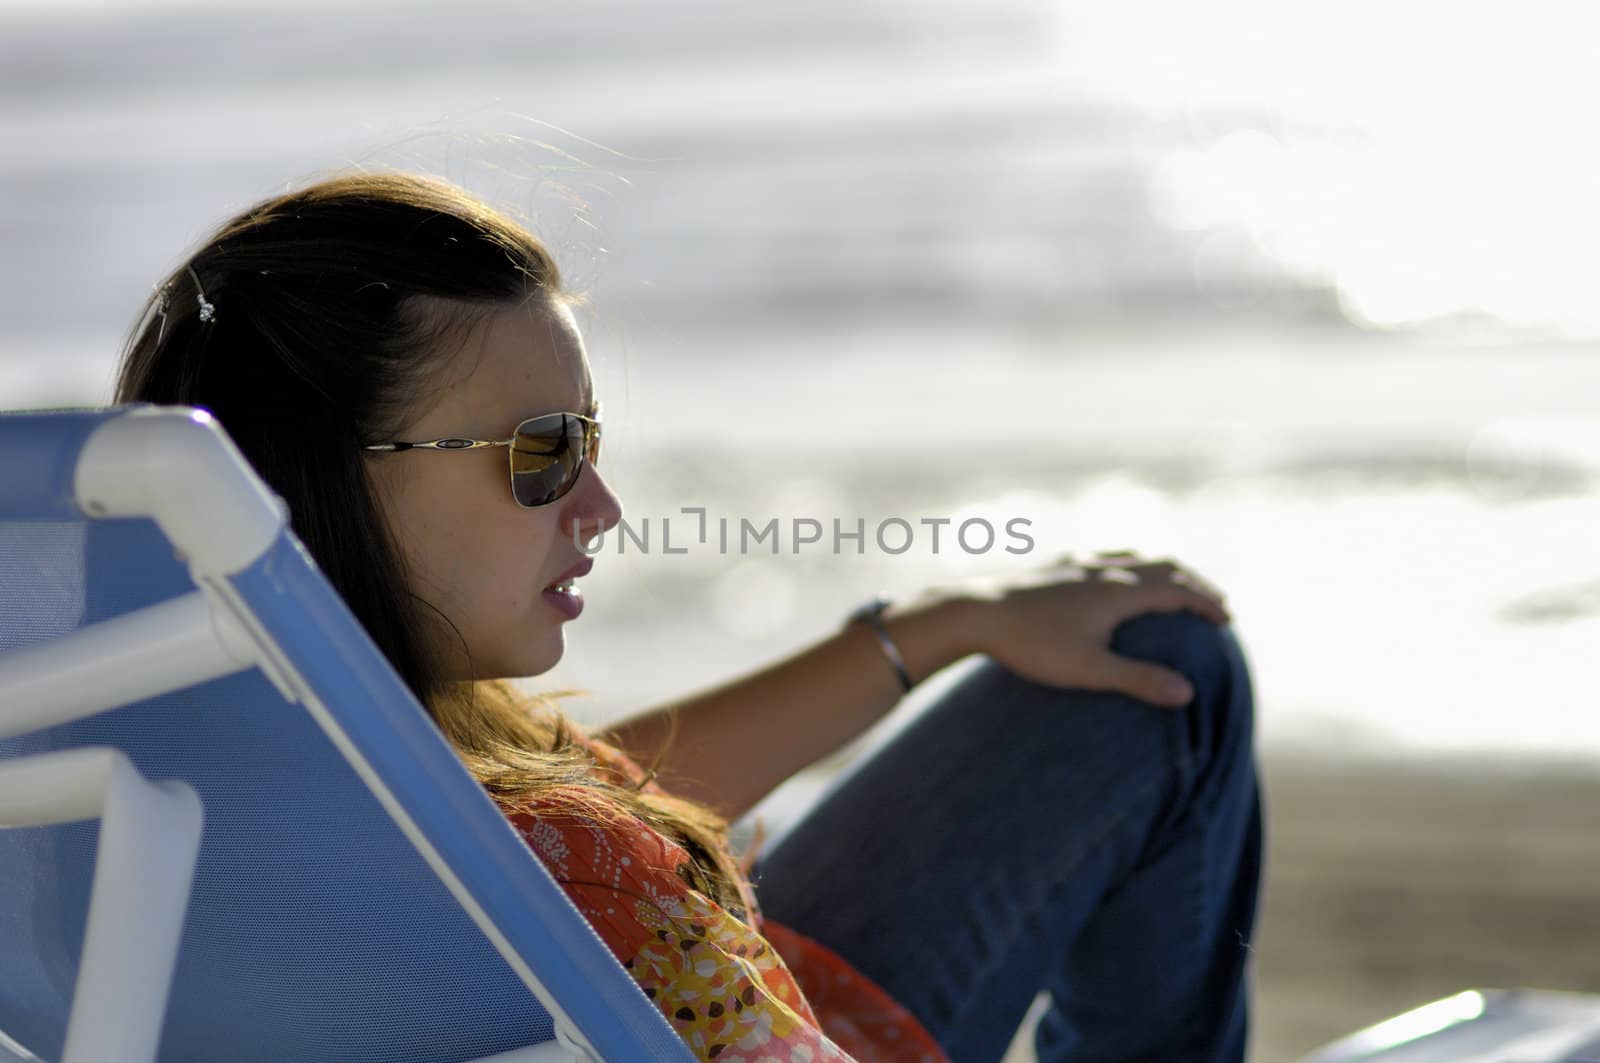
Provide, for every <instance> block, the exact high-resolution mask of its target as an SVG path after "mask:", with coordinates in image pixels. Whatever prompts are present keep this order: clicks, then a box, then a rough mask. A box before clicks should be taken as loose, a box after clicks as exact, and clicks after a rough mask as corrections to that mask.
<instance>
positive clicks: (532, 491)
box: [511, 413, 599, 506]
mask: <svg viewBox="0 0 1600 1063" xmlns="http://www.w3.org/2000/svg"><path fill="white" fill-rule="evenodd" d="M584 429H585V425H584V422H583V421H581V420H579V419H578V418H576V417H571V416H568V415H565V414H559V413H558V414H550V415H547V416H545V417H535V418H534V419H532V420H530V421H524V422H523V423H522V424H520V425H518V426H517V434H516V438H515V439H513V440H512V443H511V493H512V494H513V495H514V496H515V497H516V500H517V503H518V504H519V505H523V506H542V505H546V504H547V503H550V502H554V501H555V500H556V499H558V498H560V497H561V496H562V495H564V494H566V493H567V492H568V491H569V490H571V489H572V485H573V483H574V482H576V480H577V479H578V473H579V471H580V470H581V469H582V467H583V462H582V458H581V457H580V456H581V455H583V453H584V450H585V447H584V443H585V439H584V436H585V434H586V433H585V430H584ZM590 434H592V433H590ZM597 443H598V441H595V440H591V441H590V443H589V448H588V449H589V450H590V452H591V453H592V454H593V456H592V457H591V458H590V459H589V460H590V461H591V462H593V461H594V460H595V458H597V457H598V456H599V454H598V451H599V447H598V445H597Z"/></svg>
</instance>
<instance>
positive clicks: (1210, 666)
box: [1111, 612, 1255, 758]
mask: <svg viewBox="0 0 1600 1063" xmlns="http://www.w3.org/2000/svg"><path fill="white" fill-rule="evenodd" d="M1111 648H1112V650H1113V651H1115V652H1116V653H1119V654H1121V655H1123V656H1126V657H1135V658H1138V659H1140V660H1147V661H1155V662H1158V663H1160V664H1164V665H1166V666H1167V667H1169V668H1173V669H1175V670H1177V671H1178V672H1181V673H1182V674H1183V675H1184V677H1185V678H1187V679H1188V680H1189V682H1190V683H1192V684H1193V685H1194V691H1195V696H1194V700H1193V701H1192V702H1190V704H1189V705H1188V706H1187V707H1186V708H1183V709H1178V710H1175V711H1177V712H1179V713H1181V714H1184V715H1185V716H1187V717H1189V720H1190V722H1189V726H1188V732H1189V737H1190V740H1191V744H1192V752H1193V753H1194V754H1195V755H1197V756H1199V757H1202V758H1206V757H1220V756H1222V755H1224V754H1225V753H1226V752H1227V751H1228V750H1229V749H1236V748H1238V747H1244V748H1246V749H1248V748H1249V746H1250V742H1251V739H1252V738H1253V734H1254V728H1255V710H1254V705H1253V697H1252V691H1251V687H1250V674H1249V667H1248V664H1247V662H1246V660H1245V656H1244V651H1243V648H1242V647H1241V646H1240V645H1239V640H1238V638H1237V637H1236V636H1235V634H1234V632H1233V629H1232V627H1231V626H1228V625H1220V624H1215V623H1212V622H1211V621H1210V620H1207V619H1205V618H1204V617H1200V616H1196V615H1195V614H1193V613H1187V612H1178V613H1146V614H1144V615H1142V616H1137V617H1134V618H1133V619H1131V620H1128V621H1125V622H1124V623H1123V624H1122V625H1120V626H1119V627H1118V628H1117V630H1116V631H1115V632H1114V633H1113V635H1112V639H1111Z"/></svg>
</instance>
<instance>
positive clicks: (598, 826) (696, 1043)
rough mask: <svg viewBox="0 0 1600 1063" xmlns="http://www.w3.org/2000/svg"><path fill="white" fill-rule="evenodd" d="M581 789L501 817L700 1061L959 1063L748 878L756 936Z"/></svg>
mask: <svg viewBox="0 0 1600 1063" xmlns="http://www.w3.org/2000/svg"><path fill="white" fill-rule="evenodd" d="M576 739H577V741H578V742H579V744H581V745H583V746H584V747H585V748H587V749H588V750H589V751H590V753H592V754H593V755H594V757H595V760H596V762H597V764H598V765H599V766H600V767H601V768H603V769H606V770H609V771H612V772H615V773H617V774H619V775H620V776H622V777H623V778H626V779H630V780H633V781H635V782H637V781H639V780H642V779H643V778H644V773H643V772H642V771H641V770H640V769H639V767H638V765H637V764H635V763H634V762H633V761H632V760H631V759H630V758H628V757H627V756H626V755H625V754H624V753H622V752H621V751H620V750H618V749H616V748H615V747H613V746H610V745H607V744H606V743H604V742H601V741H599V740H598V739H594V738H591V737H589V736H587V735H584V734H582V733H581V732H578V733H577V734H576ZM645 788H646V789H647V790H650V791H651V792H655V793H660V792H661V791H660V790H659V788H657V787H656V786H655V784H654V783H646V784H645ZM583 789H584V788H581V787H573V788H572V790H573V792H571V793H567V794H562V793H560V792H552V793H550V794H547V795H541V796H540V797H538V798H535V799H532V800H528V801H523V802H521V803H518V804H516V805H511V804H507V803H502V810H503V811H504V812H505V813H506V816H507V818H508V819H509V820H510V821H511V823H512V825H513V826H514V827H516V828H517V830H518V832H519V833H521V834H522V836H523V837H524V838H525V839H526V840H527V842H528V845H529V847H530V848H532V850H533V852H534V853H535V854H536V855H537V856H538V857H539V859H540V861H541V862H542V863H543V864H544V865H545V867H546V868H548V869H549V871H550V873H551V874H552V875H553V876H554V877H555V879H556V881H557V882H559V883H560V884H561V886H562V888H563V889H565V891H566V893H567V896H569V897H570V898H572V901H573V903H574V904H575V905H577V908H578V910H579V911H580V912H582V913H583V916H584V918H585V919H587V920H588V921H589V923H590V924H591V925H592V926H593V927H594V929H595V931H596V932H597V933H599V935H600V938H601V940H603V941H604V942H605V943H606V945H607V946H608V947H609V948H610V949H611V951H612V953H613V954H615V955H616V957H617V959H618V960H620V961H621V962H622V965H623V966H624V967H626V968H627V969H628V971H629V973H631V974H632V975H633V977H634V979H635V980H636V981H637V982H638V983H639V984H640V986H641V987H643V989H644V992H645V995H646V996H648V997H649V998H650V999H651V1000H653V1001H655V1003H656V1005H657V1006H658V1007H659V1008H660V1009H661V1012H662V1014H664V1015H665V1016H666V1017H667V1021H668V1022H669V1023H671V1024H672V1026H673V1027H674V1028H675V1029H676V1030H677V1031H678V1033H679V1034H680V1035H682V1037H683V1039H684V1041H685V1042H686V1043H687V1044H688V1045H689V1048H690V1050H691V1051H692V1052H693V1053H694V1055H695V1057H696V1058H697V1059H701V1060H716V1061H717V1063H790V1061H793V1063H824V1061H849V1060H857V1061H859V1063H879V1061H882V1063H891V1061H892V1063H948V1059H947V1057H946V1056H945V1054H944V1052H943V1051H942V1050H941V1049H940V1047H939V1044H938V1042H936V1041H935V1040H934V1039H933V1038H932V1037H931V1036H930V1035H929V1034H928V1032H927V1031H926V1030H924V1029H923V1028H922V1026H921V1024H920V1023H918V1021H917V1020H916V1018H915V1017H914V1016H913V1015H912V1014H911V1013H910V1012H909V1011H907V1010H906V1009H905V1008H904V1007H902V1006H901V1005H899V1004H898V1003H896V1002H895V1001H894V999H893V998H891V997H890V996H889V995H888V993H886V992H884V991H883V990H882V989H881V988H879V987H878V986H877V985H876V984H875V983H873V982H872V981H870V980H869V979H868V978H867V977H866V976H865V975H863V974H861V973H860V972H858V971H856V970H855V969H854V968H853V967H851V966H850V965H849V963H847V962H846V961H845V960H844V959H843V958H842V957H840V956H839V955H838V954H837V953H835V952H833V951H832V950H830V949H828V948H827V947H826V946H824V945H822V944H820V943H819V942H816V941H813V940H811V939H810V938H808V937H806V936H805V935H803V934H801V933H799V932H798V931H794V930H790V929H789V928H787V927H785V926H783V925H781V924H779V923H775V922H773V921H772V920H769V919H764V918H762V916H761V914H760V911H759V909H758V908H757V906H756V901H755V895H754V891H753V890H752V889H751V887H750V883H749V880H748V879H747V878H743V877H741V879H740V880H739V882H738V883H737V885H738V888H739V895H740V897H741V899H742V902H743V904H744V907H745V910H746V911H747V912H748V913H749V914H750V920H751V922H750V923H749V924H747V923H745V922H742V921H740V920H739V919H737V918H735V917H734V915H733V914H732V913H731V912H729V911H727V910H726V909H724V908H722V907H721V906H720V905H718V904H716V903H714V902H713V901H712V900H711V899H710V898H709V897H706V896H705V895H704V894H702V893H700V892H698V891H696V890H694V889H692V888H690V887H689V886H688V884H687V883H685V882H684V880H683V879H682V878H680V877H679V876H678V873H677V869H678V867H679V866H680V865H682V864H684V863H685V862H687V861H689V859H690V856H689V854H688V852H687V851H686V850H685V849H684V848H683V847H682V846H680V845H678V844H676V843H675V842H673V841H671V840H669V839H668V838H666V837H664V836H663V835H662V834H660V833H659V832H657V831H656V830H654V829H652V828H651V827H650V826H648V825H647V824H645V823H644V822H643V821H642V820H639V819H636V818H632V817H629V818H628V819H626V820H624V821H623V822H621V823H611V822H604V821H602V820H601V819H600V818H599V817H597V816H589V815H585V814H582V813H580V812H576V811H573V809H574V805H575V804H577V805H579V806H581V800H582V798H583V797H584V793H582V792H578V791H581V790H583ZM564 796H565V797H567V798H571V799H576V801H574V800H568V801H563V800H562V798H563V797H564Z"/></svg>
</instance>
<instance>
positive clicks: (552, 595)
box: [544, 584, 583, 620]
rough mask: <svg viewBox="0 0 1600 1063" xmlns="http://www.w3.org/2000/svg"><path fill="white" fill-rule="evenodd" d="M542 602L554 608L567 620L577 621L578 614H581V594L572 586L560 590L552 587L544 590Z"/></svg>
mask: <svg viewBox="0 0 1600 1063" xmlns="http://www.w3.org/2000/svg"><path fill="white" fill-rule="evenodd" d="M544 600H545V601H547V602H549V603H550V604H551V605H553V606H555V607H556V609H558V610H559V611H560V612H561V614H562V615H563V616H565V617H566V618H567V619H568V620H576V619H578V614H579V613H581V612H583V592H582V591H581V590H579V589H578V588H577V587H576V586H575V585H573V584H568V585H566V586H565V587H563V588H562V589H560V590H557V589H555V588H553V587H552V588H549V589H547V590H545V592H544Z"/></svg>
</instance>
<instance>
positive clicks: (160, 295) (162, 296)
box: [140, 283, 172, 347]
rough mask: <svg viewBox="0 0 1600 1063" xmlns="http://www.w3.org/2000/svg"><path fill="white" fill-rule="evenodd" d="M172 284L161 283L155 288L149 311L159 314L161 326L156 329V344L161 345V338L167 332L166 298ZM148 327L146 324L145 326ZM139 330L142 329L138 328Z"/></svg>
mask: <svg viewBox="0 0 1600 1063" xmlns="http://www.w3.org/2000/svg"><path fill="white" fill-rule="evenodd" d="M171 288H172V285H171V284H170V283H168V284H163V285H162V286H161V287H159V288H157V289H156V302H155V306H154V307H153V308H152V310H151V312H152V313H155V314H159V315H160V316H161V326H160V328H158V329H157V330H156V346H157V347H159V346H161V338H162V337H163V336H165V335H166V334H167V300H168V297H169V295H170V294H171ZM146 327H148V326H146ZM140 331H141V332H143V331H144V329H140Z"/></svg>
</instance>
